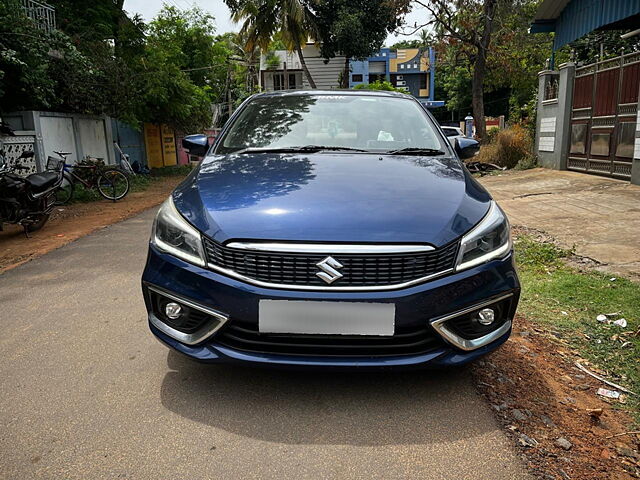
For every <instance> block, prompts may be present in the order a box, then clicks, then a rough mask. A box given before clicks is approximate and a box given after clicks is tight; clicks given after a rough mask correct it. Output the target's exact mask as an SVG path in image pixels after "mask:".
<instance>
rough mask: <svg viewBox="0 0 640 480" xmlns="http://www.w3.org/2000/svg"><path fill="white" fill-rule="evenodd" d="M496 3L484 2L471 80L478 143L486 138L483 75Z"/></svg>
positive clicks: (486, 0) (488, 0)
mask: <svg viewBox="0 0 640 480" xmlns="http://www.w3.org/2000/svg"><path fill="white" fill-rule="evenodd" d="M497 4H498V1H497V0H484V8H483V10H484V16H483V18H484V28H483V30H482V36H481V37H480V39H479V41H478V42H477V44H476V47H477V51H478V54H477V56H476V61H475V62H474V65H473V77H472V79H471V105H472V106H473V120H474V123H475V125H476V136H477V137H478V138H479V139H480V141H484V140H486V138H487V124H486V122H485V119H484V87H483V82H484V75H485V73H486V71H487V52H488V51H489V44H490V43H491V33H492V31H493V18H494V15H495V13H496V7H497Z"/></svg>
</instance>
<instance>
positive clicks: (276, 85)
mask: <svg viewBox="0 0 640 480" xmlns="http://www.w3.org/2000/svg"><path fill="white" fill-rule="evenodd" d="M288 75H289V86H288V87H287V85H286V84H285V82H284V73H274V74H273V89H274V90H286V89H287V88H298V87H297V84H296V74H295V73H289V74H288Z"/></svg>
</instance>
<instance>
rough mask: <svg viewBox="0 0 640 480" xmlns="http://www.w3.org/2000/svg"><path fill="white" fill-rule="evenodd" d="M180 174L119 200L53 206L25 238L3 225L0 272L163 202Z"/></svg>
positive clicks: (15, 229) (10, 226) (156, 182)
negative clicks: (41, 224)
mask: <svg viewBox="0 0 640 480" xmlns="http://www.w3.org/2000/svg"><path fill="white" fill-rule="evenodd" d="M181 180H182V177H162V178H158V179H157V180H156V181H154V182H153V183H151V185H149V188H147V189H146V190H144V191H142V192H133V193H130V194H129V195H127V196H126V197H125V198H124V199H122V200H120V201H118V202H115V203H114V202H110V201H108V200H101V201H97V202H90V203H79V204H73V205H69V206H64V207H56V209H55V210H54V212H53V214H52V215H51V219H50V220H49V222H47V224H46V225H45V226H44V227H43V228H42V230H40V231H37V232H34V233H31V234H30V235H29V236H30V238H26V237H25V235H24V231H23V229H22V227H20V226H17V225H7V224H5V225H4V231H3V232H0V273H2V272H4V271H6V270H9V269H11V268H13V267H16V266H18V265H21V264H23V263H25V262H28V261H29V260H32V259H34V258H37V257H39V256H41V255H44V254H45V253H48V252H50V251H51V250H55V249H56V248H60V247H62V246H63V245H66V244H67V243H70V242H72V241H74V240H76V239H78V238H80V237H83V236H85V235H88V234H89V233H91V232H93V231H95V230H98V229H100V228H104V227H106V226H108V225H111V224H113V223H116V222H120V221H122V220H125V219H127V218H129V217H132V216H134V215H136V214H137V213H140V212H142V211H143V210H147V209H149V208H152V207H155V206H156V205H159V204H160V203H162V202H163V201H164V200H165V199H166V198H167V197H168V196H169V193H171V190H173V189H174V188H175V186H176V185H177V184H178V183H180V181H181Z"/></svg>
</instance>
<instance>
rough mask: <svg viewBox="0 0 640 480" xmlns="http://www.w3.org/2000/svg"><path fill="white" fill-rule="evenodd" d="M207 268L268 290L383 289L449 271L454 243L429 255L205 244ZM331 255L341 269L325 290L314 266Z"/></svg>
mask: <svg viewBox="0 0 640 480" xmlns="http://www.w3.org/2000/svg"><path fill="white" fill-rule="evenodd" d="M204 246H205V250H206V255H207V259H208V263H209V265H212V266H213V267H219V268H222V269H225V270H227V271H230V272H233V273H235V274H236V275H239V276H242V277H244V278H245V279H250V280H254V281H258V282H263V283H268V284H271V285H276V286H277V285H283V286H302V287H311V288H314V287H315V288H326V289H331V288H335V287H340V288H345V287H347V288H348V287H388V286H393V285H401V284H404V283H407V282H412V281H415V280H419V279H422V278H424V277H430V276H435V275H437V274H440V273H444V272H447V271H450V270H451V269H452V268H453V267H454V263H455V259H456V254H457V251H458V242H452V243H449V244H448V245H445V246H443V247H440V248H437V249H434V250H432V251H426V252H424V251H422V252H412V253H376V254H372V253H366V254H351V253H349V254H335V255H334V254H332V253H331V250H330V245H329V246H328V250H327V253H322V254H316V253H313V254H309V253H288V252H287V253H283V252H268V251H251V250H245V249H236V248H230V247H228V246H224V245H221V244H219V243H217V242H214V241H213V240H211V239H208V238H205V239H204ZM328 255H331V257H333V258H334V259H335V260H337V261H338V262H340V264H342V267H341V268H340V273H341V274H342V275H343V276H342V277H341V278H339V279H337V280H336V281H334V282H333V283H331V284H327V283H326V282H325V281H324V280H322V279H321V278H320V277H318V276H317V275H316V274H317V273H318V272H320V269H319V268H318V266H317V265H316V264H317V263H318V262H321V261H322V260H324V259H325V258H326V257H327V256H328Z"/></svg>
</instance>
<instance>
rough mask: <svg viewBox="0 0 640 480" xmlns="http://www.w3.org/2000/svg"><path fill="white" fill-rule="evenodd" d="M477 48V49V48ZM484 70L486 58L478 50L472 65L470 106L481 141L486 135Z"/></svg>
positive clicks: (477, 134)
mask: <svg viewBox="0 0 640 480" xmlns="http://www.w3.org/2000/svg"><path fill="white" fill-rule="evenodd" d="M478 50H479V49H478ZM485 72H486V59H485V58H484V55H482V54H481V53H480V52H478V56H477V57H476V61H475V64H474V66H473V77H472V78H471V106H472V108H473V123H474V124H475V126H476V137H478V139H479V140H480V141H483V140H484V139H485V138H486V136H487V124H486V122H485V119H484V88H483V85H482V83H483V81H484V74H485Z"/></svg>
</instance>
